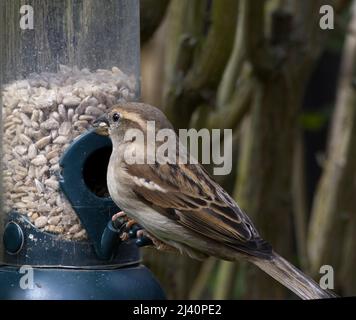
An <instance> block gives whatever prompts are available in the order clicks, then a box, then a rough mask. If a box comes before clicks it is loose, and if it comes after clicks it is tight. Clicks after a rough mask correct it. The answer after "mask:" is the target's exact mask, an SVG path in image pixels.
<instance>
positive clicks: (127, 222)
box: [111, 211, 137, 241]
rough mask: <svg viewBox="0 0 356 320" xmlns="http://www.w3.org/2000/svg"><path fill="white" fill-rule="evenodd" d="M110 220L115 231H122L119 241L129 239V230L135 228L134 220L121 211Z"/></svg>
mask: <svg viewBox="0 0 356 320" xmlns="http://www.w3.org/2000/svg"><path fill="white" fill-rule="evenodd" d="M111 220H112V222H113V224H114V226H115V227H116V228H117V229H119V230H122V232H121V234H120V239H121V241H126V240H128V239H129V238H130V230H131V229H132V228H133V227H134V226H137V223H136V221H135V220H134V219H130V218H129V217H128V216H127V215H126V213H125V212H123V211H120V212H118V213H115V214H114V215H113V216H112V218H111Z"/></svg>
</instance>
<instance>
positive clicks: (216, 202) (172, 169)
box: [127, 164, 262, 251]
mask: <svg viewBox="0 0 356 320" xmlns="http://www.w3.org/2000/svg"><path fill="white" fill-rule="evenodd" d="M127 172H128V173H129V174H131V175H132V176H136V177H138V178H142V179H145V181H147V182H153V183H155V184H157V185H159V186H160V187H161V188H163V189H164V190H166V192H162V191H159V190H152V189H151V188H147V187H145V186H144V185H135V186H134V187H133V191H134V192H135V194H136V195H137V196H138V197H139V199H141V201H144V202H146V203H147V204H148V205H150V206H152V207H153V208H155V209H156V210H157V211H158V212H160V213H162V214H164V215H166V216H167V217H169V218H171V219H174V220H176V221H177V222H178V223H180V224H181V225H183V226H185V227H186V228H189V229H191V230H192V231H194V232H197V233H199V234H202V235H203V236H205V237H207V238H210V239H212V240H214V241H218V242H221V243H224V244H226V245H229V246H231V247H233V248H236V249H238V250H239V249H241V248H244V250H243V251H248V248H250V249H251V250H252V251H254V250H256V249H257V250H258V247H259V245H258V243H260V242H261V241H262V239H261V238H260V236H259V234H258V232H257V231H256V229H255V228H254V226H253V224H252V222H251V221H250V219H249V218H248V217H247V216H246V215H245V214H244V213H243V212H242V211H241V210H240V209H239V208H238V206H237V205H236V204H235V202H234V201H233V200H232V198H231V197H230V196H229V195H228V194H227V193H226V192H225V191H224V190H223V189H222V188H221V187H220V186H219V185H218V184H217V183H215V182H214V181H213V180H212V179H211V178H210V176H209V175H208V174H207V173H206V171H205V170H204V169H203V168H202V167H201V166H200V165H173V164H163V165H157V164H156V165H139V164H134V165H128V166H127Z"/></svg>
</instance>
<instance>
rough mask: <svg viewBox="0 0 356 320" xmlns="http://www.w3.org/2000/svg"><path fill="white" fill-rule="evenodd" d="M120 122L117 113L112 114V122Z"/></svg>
mask: <svg viewBox="0 0 356 320" xmlns="http://www.w3.org/2000/svg"><path fill="white" fill-rule="evenodd" d="M119 120H120V115H119V114H118V113H114V114H113V115H112V121H114V122H118V121H119Z"/></svg>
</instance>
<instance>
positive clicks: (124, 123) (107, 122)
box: [93, 102, 173, 140]
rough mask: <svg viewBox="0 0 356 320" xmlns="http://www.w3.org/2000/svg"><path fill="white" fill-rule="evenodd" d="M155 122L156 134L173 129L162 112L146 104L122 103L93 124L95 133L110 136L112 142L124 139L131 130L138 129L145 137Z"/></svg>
mask: <svg viewBox="0 0 356 320" xmlns="http://www.w3.org/2000/svg"><path fill="white" fill-rule="evenodd" d="M148 122H153V123H154V125H155V130H156V132H157V131H158V130H160V129H172V130H173V126H172V124H171V123H170V122H169V121H168V119H167V118H166V116H165V115H164V114H163V112H162V111H161V110H159V109H158V108H156V107H153V106H151V105H149V104H146V103H135V102H129V103H122V104H118V105H115V106H114V107H113V108H112V109H111V110H110V111H109V112H108V113H106V114H104V115H102V116H101V117H99V118H98V119H97V120H95V121H94V122H93V126H94V128H95V132H96V133H97V134H100V135H106V136H108V135H109V136H110V137H111V138H112V140H116V139H117V138H119V139H120V140H121V139H123V137H124V135H125V133H126V131H127V130H129V129H138V130H141V131H142V132H143V134H144V135H145V134H146V133H147V123H148Z"/></svg>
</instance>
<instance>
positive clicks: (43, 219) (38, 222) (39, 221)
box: [35, 216, 48, 228]
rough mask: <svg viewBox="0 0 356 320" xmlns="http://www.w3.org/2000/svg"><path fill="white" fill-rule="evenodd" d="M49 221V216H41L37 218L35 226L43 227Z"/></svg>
mask: <svg viewBox="0 0 356 320" xmlns="http://www.w3.org/2000/svg"><path fill="white" fill-rule="evenodd" d="M47 222H48V219H47V217H45V216H41V217H38V218H37V219H36V220H35V226H36V227H37V228H43V227H44V226H45V225H46V224H47Z"/></svg>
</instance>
